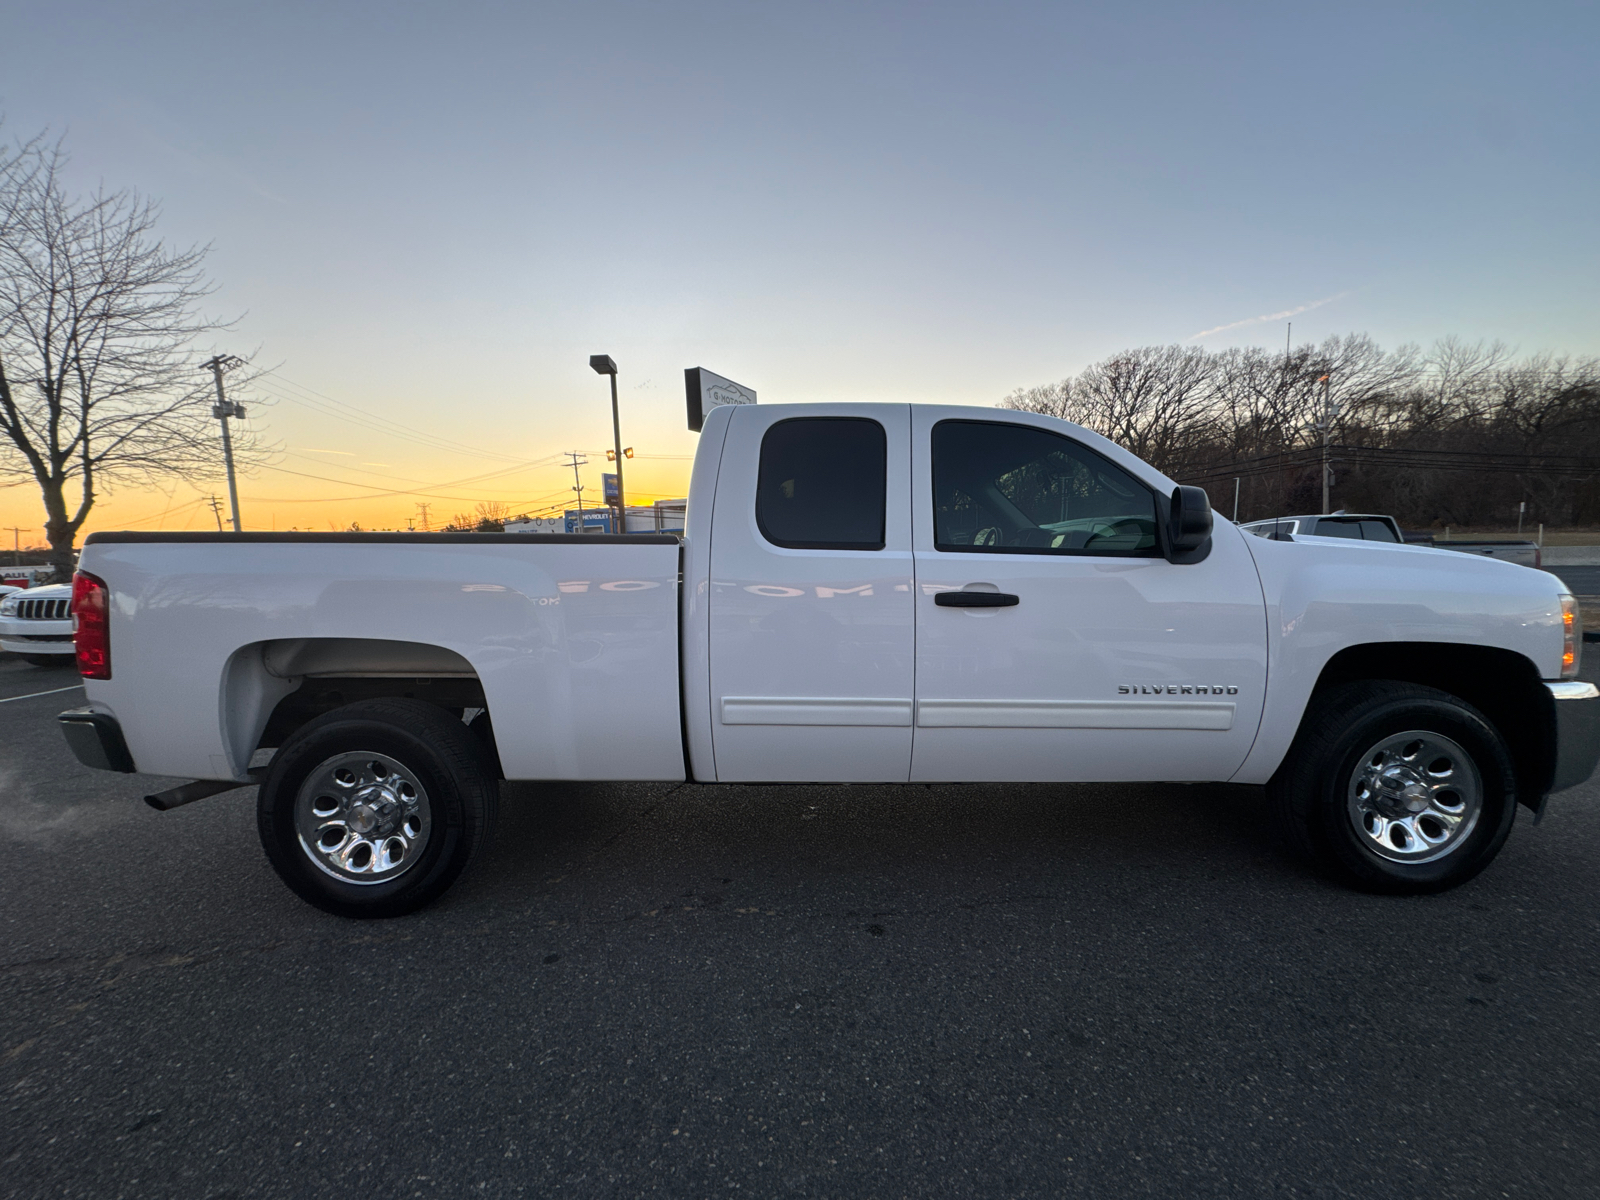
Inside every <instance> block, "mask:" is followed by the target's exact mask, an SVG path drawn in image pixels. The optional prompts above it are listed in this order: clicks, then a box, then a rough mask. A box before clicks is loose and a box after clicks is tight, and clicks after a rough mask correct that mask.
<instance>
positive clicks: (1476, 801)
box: [1347, 729, 1483, 863]
mask: <svg viewBox="0 0 1600 1200" xmlns="http://www.w3.org/2000/svg"><path fill="white" fill-rule="evenodd" d="M1347 808H1348V812H1349V814H1350V823H1351V825H1352V826H1354V828H1355V831H1356V836H1357V838H1358V839H1359V840H1360V842H1361V844H1362V845H1364V846H1365V847H1366V848H1367V849H1368V850H1371V851H1372V852H1373V853H1374V854H1376V855H1378V856H1379V857H1380V858H1386V859H1388V860H1389V861H1390V862H1397V863H1426V862H1433V861H1434V860H1435V859H1440V858H1443V857H1444V856H1445V855H1446V854H1449V853H1450V852H1451V851H1452V850H1454V849H1455V848H1456V847H1457V846H1459V845H1460V844H1461V843H1462V842H1463V841H1464V840H1466V838H1467V837H1468V836H1470V835H1471V833H1472V830H1473V828H1474V827H1475V826H1476V825H1477V824H1478V816H1479V814H1480V813H1481V812H1482V811H1483V778H1482V776H1481V775H1479V773H1478V764H1477V763H1475V762H1473V761H1472V756H1471V755H1470V754H1468V753H1467V752H1466V751H1465V750H1463V749H1462V748H1461V746H1460V744H1458V743H1457V742H1454V741H1452V740H1451V739H1449V738H1447V737H1445V736H1444V735H1443V734H1439V733H1433V732H1431V731H1429V730H1425V729H1412V730H1408V731H1407V732H1405V733H1396V734H1393V735H1392V736H1390V737H1386V738H1384V739H1383V740H1382V741H1381V742H1377V743H1375V744H1374V745H1373V746H1372V747H1371V748H1369V749H1368V750H1367V752H1366V753H1365V754H1364V755H1362V756H1361V758H1360V759H1359V760H1357V762H1356V769H1355V772H1354V774H1353V775H1352V776H1351V779H1350V787H1349V798H1348V806H1347Z"/></svg>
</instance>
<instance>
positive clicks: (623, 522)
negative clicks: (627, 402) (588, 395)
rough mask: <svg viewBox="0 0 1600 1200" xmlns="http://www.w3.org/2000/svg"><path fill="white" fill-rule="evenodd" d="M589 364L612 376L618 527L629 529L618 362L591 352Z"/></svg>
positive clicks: (619, 531)
mask: <svg viewBox="0 0 1600 1200" xmlns="http://www.w3.org/2000/svg"><path fill="white" fill-rule="evenodd" d="M589 365H590V366H591V367H593V368H594V369H595V370H596V371H597V372H599V373H600V374H601V375H609V376H611V438H612V444H613V445H614V446H615V447H616V455H617V528H616V530H615V532H617V533H626V532H627V531H628V498H627V496H626V495H625V494H624V493H623V490H622V421H621V418H619V417H618V416H617V364H616V363H615V362H614V361H612V358H611V356H610V355H609V354H591V355H590V356H589Z"/></svg>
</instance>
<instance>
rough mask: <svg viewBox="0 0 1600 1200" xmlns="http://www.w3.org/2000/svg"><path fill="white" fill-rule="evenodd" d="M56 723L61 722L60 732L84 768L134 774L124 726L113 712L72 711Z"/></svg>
mask: <svg viewBox="0 0 1600 1200" xmlns="http://www.w3.org/2000/svg"><path fill="white" fill-rule="evenodd" d="M56 720H58V721H60V722H61V732H62V734H63V735H64V736H65V737H66V739H67V745H68V746H70V747H72V752H73V753H74V754H75V755H77V756H78V761H79V762H81V763H82V764H83V765H84V766H86V767H93V768H95V770H97V771H120V772H121V773H122V774H124V775H132V774H133V772H134V769H135V768H134V765H133V755H131V754H129V753H128V743H127V741H126V740H125V739H124V738H123V736H122V726H121V725H119V724H117V719H116V718H115V717H113V716H112V715H111V714H110V713H103V712H96V711H95V710H94V709H92V708H70V709H68V710H67V711H66V712H64V713H62V714H61V715H60V716H59V717H57V718H56Z"/></svg>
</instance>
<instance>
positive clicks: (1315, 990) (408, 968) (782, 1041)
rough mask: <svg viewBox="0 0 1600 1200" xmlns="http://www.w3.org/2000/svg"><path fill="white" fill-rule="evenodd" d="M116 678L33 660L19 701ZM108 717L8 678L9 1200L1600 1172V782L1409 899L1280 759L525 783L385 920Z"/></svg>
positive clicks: (1258, 1186)
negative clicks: (1349, 863) (1364, 888)
mask: <svg viewBox="0 0 1600 1200" xmlns="http://www.w3.org/2000/svg"><path fill="white" fill-rule="evenodd" d="M1596 653H1597V648H1593V647H1592V648H1591V650H1590V654H1591V655H1592V656H1593V655H1596ZM1595 661H1597V662H1600V658H1597V659H1596V660H1595ZM1588 673H1589V674H1590V676H1591V677H1594V672H1593V671H1592V670H1591V671H1590V672H1588ZM73 679H74V676H73V675H72V674H71V672H70V671H68V670H65V669H57V670H40V669H37V668H32V667H27V666H25V665H23V664H21V663H20V662H18V661H16V660H14V659H11V658H9V656H4V655H0V699H4V698H7V697H14V696H22V695H27V694H30V693H33V692H40V691H45V690H47V689H50V688H58V687H68V686H70V685H71V684H72V682H73ZM76 702H77V696H76V695H75V694H73V693H71V692H64V693H60V694H55V695H48V696H40V697H38V698H35V699H29V700H15V701H9V702H4V703H0V929H3V931H4V936H3V952H0V959H3V970H0V988H3V991H0V1085H3V1089H4V1093H3V1094H4V1100H3V1108H0V1114H3V1115H0V1164H3V1169H0V1194H3V1195H7V1196H27V1197H33V1196H40V1197H43V1196H83V1197H115V1196H127V1197H145V1196H160V1197H190V1196H194V1197H201V1196H209V1197H224V1196H234V1197H244V1196H289V1195H293V1196H335V1195H339V1196H344V1195H351V1194H362V1195H373V1196H459V1195H464V1194H472V1195H489V1196H519V1195H526V1196H552V1195H575V1196H631V1195H672V1196H710V1195H736V1194H743V1195H762V1196H766V1195H791V1194H792V1195H808V1196H885V1197H889V1196H907V1197H925V1196H1061V1195H1082V1196H1093V1197H1104V1196H1173V1197H1177V1196H1184V1197H1192V1196H1265V1195H1281V1196H1315V1197H1332V1196H1361V1197H1373V1196H1418V1195H1427V1196H1430V1197H1452V1196H1463V1197H1466V1196H1471V1197H1480V1196H1490V1195H1494V1196H1498V1195H1506V1196H1562V1197H1570V1196H1578V1195H1593V1194H1594V1189H1595V1186H1596V1185H1595V1180H1596V1179H1597V1178H1600V996H1597V990H1600V989H1597V983H1600V955H1597V952H1600V790H1597V788H1596V786H1595V785H1593V784H1590V785H1586V786H1584V787H1583V788H1581V789H1578V790H1576V791H1573V792H1569V793H1566V794H1564V795H1561V796H1559V797H1557V798H1556V799H1555V800H1554V801H1553V802H1552V805H1551V811H1550V813H1549V814H1548V815H1547V816H1546V818H1545V820H1544V821H1543V823H1542V824H1541V825H1540V826H1539V827H1537V828H1534V827H1533V824H1532V822H1531V820H1529V819H1527V816H1526V813H1524V814H1523V815H1522V816H1521V817H1520V818H1519V820H1518V823H1517V828H1516V829H1515V830H1514V832H1513V834H1512V837H1511V841H1510V843H1509V845H1508V846H1507V848H1506V850H1505V852H1504V853H1503V854H1502V855H1501V856H1500V859H1499V860H1498V862H1497V863H1496V864H1495V865H1494V866H1493V867H1492V868H1491V869H1490V870H1489V871H1488V872H1487V873H1486V874H1485V875H1483V876H1482V877H1480V878H1479V879H1478V880H1477V881H1475V882H1473V883H1472V884H1469V885H1467V886H1466V887H1463V888H1461V889H1458V890H1457V891H1455V892H1453V893H1450V894H1447V895H1444V896H1439V897H1431V898H1424V899H1404V900H1397V899H1386V898H1378V897H1371V896H1363V895H1356V894H1352V893H1348V892H1344V891H1341V890H1338V889H1336V888H1334V887H1331V886H1329V885H1327V884H1325V883H1323V882H1321V881H1319V880H1317V879H1315V878H1311V877H1308V876H1307V875H1306V874H1304V873H1303V872H1302V871H1301V870H1300V869H1299V868H1298V867H1297V866H1295V865H1294V864H1292V863H1290V862H1287V861H1285V860H1284V859H1282V858H1281V857H1280V856H1279V855H1278V853H1277V851H1276V850H1275V849H1274V847H1273V845H1272V843H1271V841H1270V839H1269V837H1268V835H1267V831H1266V829H1265V826H1264V823H1263V821H1262V818H1261V813H1260V809H1259V797H1258V795H1257V793H1255V792H1254V791H1253V790H1251V789H1246V788H1229V787H1210V786H1208V787H1150V786H1103V787H1043V786H1040V787H999V786H946V787H934V788H925V787H908V788H887V787H850V788H833V787H783V788H745V787H738V788H720V789H719V788H712V787H681V788H671V787H668V786H665V785H663V786H634V785H626V786H617V785H610V786H600V785H584V786H565V785H564V786H556V787H532V786H527V785H517V786H512V787H509V788H508V789H507V791H506V796H505V801H504V805H503V809H502V822H501V828H500V834H499V838H498V841H497V843H496V846H495V849H494V851H493V854H492V856H491V857H490V859H489V860H488V861H487V862H486V863H485V864H484V865H483V866H482V868H480V870H479V871H478V872H477V873H476V874H475V875H473V876H471V877H470V878H468V879H467V880H465V881H464V882H463V883H462V884H460V885H458V886H457V887H456V889H455V890H454V891H452V892H451V893H450V894H449V895H448V896H447V897H446V898H445V900H444V901H443V902H441V903H440V904H438V905H437V906H435V907H434V908H432V909H430V910H428V911H426V912H423V913H420V914H417V915H415V916H412V917H409V918H405V919H401V920H397V921H391V922H385V923H354V922H348V921H343V920H339V919H337V918H333V917H329V916H325V915H323V914H322V913H319V912H317V911H315V910H313V909H311V908H309V907H307V906H305V905H303V904H301V903H300V902H299V901H298V900H296V899H295V898H294V897H293V896H292V895H291V894H290V893H289V892H288V891H287V889H285V888H284V887H283V886H281V885H280V884H279V882H278V881H277V879H276V877H275V876H274V875H273V874H272V873H271V871H270V870H269V868H268V867H267V865H266V863H265V860H264V859H263V857H262V854H261V851H260V849H259V846H258V844H257V841H256V834H255V828H254V814H253V803H254V799H253V794H252V793H250V792H247V791H240V792H236V793H230V794H227V795H224V796H219V797H216V798H214V799H211V800H206V801H202V802H200V803H198V804H194V805H191V806H189V807H187V808H183V809H179V810H176V811H174V812H170V813H157V812H154V811H153V810H151V809H149V808H147V807H146V806H145V805H143V804H142V803H140V802H139V797H140V796H141V795H142V794H143V793H144V792H145V791H146V790H151V788H150V786H149V785H150V784H151V783H152V782H154V781H151V780H146V779H134V778H131V777H122V776H111V775H104V774H98V773H93V772H89V771H87V770H85V769H82V768H80V767H79V766H78V765H77V764H76V763H75V762H73V761H72V760H71V758H70V757H69V755H68V752H67V750H66V747H65V745H64V744H63V742H62V741H61V739H60V736H59V734H58V733H57V732H56V730H55V728H54V721H53V716H54V714H55V713H56V712H57V711H58V710H60V709H61V708H65V707H70V706H71V705H72V704H74V703H76Z"/></svg>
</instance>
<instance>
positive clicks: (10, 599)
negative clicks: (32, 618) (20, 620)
mask: <svg viewBox="0 0 1600 1200" xmlns="http://www.w3.org/2000/svg"><path fill="white" fill-rule="evenodd" d="M21 603H22V601H20V600H18V599H17V598H16V597H15V596H7V597H6V598H5V599H4V600H0V617H14V616H16V615H17V605H19V604H21Z"/></svg>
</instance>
